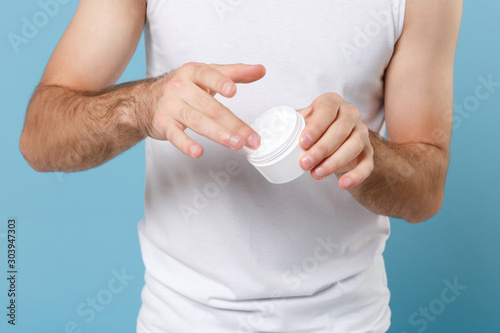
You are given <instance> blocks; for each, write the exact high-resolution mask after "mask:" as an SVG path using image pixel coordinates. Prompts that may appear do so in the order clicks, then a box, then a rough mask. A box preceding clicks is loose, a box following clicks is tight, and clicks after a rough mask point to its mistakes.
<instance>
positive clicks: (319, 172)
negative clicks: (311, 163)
mask: <svg viewBox="0 0 500 333" xmlns="http://www.w3.org/2000/svg"><path fill="white" fill-rule="evenodd" d="M314 173H315V174H316V175H317V176H318V177H319V178H323V176H324V175H325V173H324V171H323V168H322V167H319V168H317V169H316V170H314Z"/></svg>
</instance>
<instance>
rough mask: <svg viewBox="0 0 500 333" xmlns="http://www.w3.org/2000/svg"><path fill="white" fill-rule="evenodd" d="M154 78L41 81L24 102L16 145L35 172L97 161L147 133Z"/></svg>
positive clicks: (70, 168)
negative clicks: (99, 86)
mask: <svg viewBox="0 0 500 333" xmlns="http://www.w3.org/2000/svg"><path fill="white" fill-rule="evenodd" d="M155 82H156V80H155V79H150V80H142V81H138V82H132V83H127V84H123V85H118V86H114V87H111V88H108V89H105V90H101V91H77V90H73V89H70V88H67V87H60V86H54V85H41V86H40V87H38V89H37V90H36V92H35V94H34V95H33V98H32V100H31V102H30V104H29V106H28V110H27V113H26V120H25V124H24V129H23V132H22V135H21V140H20V148H21V151H22V153H23V155H24V156H25V158H26V160H27V161H28V162H29V164H30V165H31V166H32V167H33V168H34V169H35V170H37V171H40V172H46V171H64V172H71V171H80V170H86V169H90V168H93V167H96V166H99V165H101V164H103V163H105V162H106V161H108V160H110V159H112V158H113V157H115V156H117V155H118V154H120V153H121V152H123V151H125V150H127V149H128V148H130V147H132V146H133V145H135V144H136V143H138V142H139V141H141V140H142V139H144V138H145V136H146V133H147V123H148V122H150V118H151V115H152V109H153V107H154V103H155V96H154V95H155V94H156V92H155V91H156V89H157V87H156V85H155Z"/></svg>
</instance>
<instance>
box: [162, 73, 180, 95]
mask: <svg viewBox="0 0 500 333" xmlns="http://www.w3.org/2000/svg"><path fill="white" fill-rule="evenodd" d="M183 86H184V80H183V79H182V78H181V77H180V76H177V75H172V76H171V77H170V78H169V79H168V80H167V82H166V83H165V89H166V91H167V92H168V91H179V90H181V89H182V88H183Z"/></svg>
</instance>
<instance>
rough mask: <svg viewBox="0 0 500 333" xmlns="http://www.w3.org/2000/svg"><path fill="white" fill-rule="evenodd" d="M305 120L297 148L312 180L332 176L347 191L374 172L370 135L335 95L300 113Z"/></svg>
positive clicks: (349, 107) (322, 96)
mask: <svg viewBox="0 0 500 333" xmlns="http://www.w3.org/2000/svg"><path fill="white" fill-rule="evenodd" d="M299 112H300V113H301V114H302V115H303V116H304V118H305V120H306V127H305V128H304V130H303V131H302V135H301V139H300V145H301V147H302V148H303V149H304V150H306V152H305V153H304V154H303V155H302V156H301V158H300V165H301V167H302V168H303V169H304V170H311V175H312V176H313V177H314V178H315V179H323V178H325V177H327V176H329V175H331V174H333V173H336V174H337V176H339V186H340V187H341V188H343V189H349V188H352V187H354V186H357V185H359V184H361V183H362V182H363V181H364V180H365V179H366V178H368V176H370V174H371V173H372V171H373V148H372V145H371V143H370V138H369V131H368V128H367V127H366V126H365V124H364V123H363V122H362V121H361V115H360V113H359V111H358V110H357V109H356V108H355V107H354V106H352V105H350V104H347V103H346V102H345V101H344V100H343V99H342V97H341V96H339V95H338V94H335V93H328V94H324V95H321V96H320V97H318V98H317V99H316V100H314V102H313V103H312V104H311V105H310V106H309V107H307V108H305V109H303V110H300V111H299Z"/></svg>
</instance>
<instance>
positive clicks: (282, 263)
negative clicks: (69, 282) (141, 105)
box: [137, 0, 405, 333]
mask: <svg viewBox="0 0 500 333" xmlns="http://www.w3.org/2000/svg"><path fill="white" fill-rule="evenodd" d="M404 10H405V0H378V1H376V0H352V1H341V0H329V1H326V0H315V1H298V0H275V1H271V0H267V1H265V0H252V1H250V0H247V1H243V0H203V1H201V0H199V1H194V0H193V1H186V0H182V1H181V0H148V8H147V27H146V33H145V34H146V48H147V49H146V51H147V74H148V76H156V75H160V74H162V73H164V72H168V71H171V70H173V69H175V68H177V67H179V66H181V65H182V64H184V63H187V62H193V61H194V62H204V63H220V64H228V63H249V64H257V63H259V64H263V65H265V66H266V68H267V75H266V76H265V77H264V78H263V79H262V80H260V81H258V82H256V83H252V84H248V85H239V86H238V93H237V94H236V96H235V97H234V98H232V99H226V98H223V97H217V98H218V99H219V100H220V101H221V102H222V103H223V104H224V105H226V106H227V107H228V108H229V109H230V110H232V111H233V112H234V113H235V114H236V115H237V116H238V117H240V118H241V119H242V120H244V121H245V122H247V123H251V122H252V121H253V120H254V119H255V118H257V116H258V115H260V114H261V113H262V112H264V111H266V110H268V109H270V108H272V107H274V106H278V105H288V106H291V107H293V108H295V109H299V108H303V107H306V106H307V105H309V104H310V103H311V102H312V101H313V100H314V99H315V98H317V97H318V96H320V95H322V94H324V93H326V92H337V93H339V94H340V95H341V96H342V97H343V98H344V99H345V100H346V101H347V102H349V103H351V104H353V105H354V106H355V107H357V108H358V109H359V111H360V112H361V115H362V119H363V121H364V122H365V124H366V125H367V126H368V127H369V128H370V129H371V130H374V131H380V129H381V128H382V125H383V122H384V111H383V86H384V82H383V77H384V72H385V69H386V67H387V66H388V64H389V61H390V59H391V57H392V54H393V51H394V45H395V43H396V41H397V39H398V38H399V36H400V34H401V31H402V26H403V20H404ZM187 133H188V134H189V135H191V136H192V137H193V138H194V139H195V140H197V141H198V142H200V143H201V144H202V145H203V146H204V148H205V153H204V155H203V157H201V158H200V159H198V160H194V159H191V158H189V157H187V156H185V155H183V154H182V153H181V152H180V151H178V150H177V149H176V148H175V147H174V146H172V145H171V144H170V143H169V142H166V141H165V142H163V141H157V140H153V139H150V138H148V139H147V140H146V164H147V165H146V193H145V217H144V219H142V220H141V221H140V223H139V237H140V242H141V249H142V255H143V260H144V263H145V266H146V273H145V280H146V285H145V287H144V289H143V292H142V302H143V305H142V308H141V310H140V313H139V318H138V323H137V331H138V332H140V333H157V332H182V333H184V332H193V333H196V332H203V333H211V332H216V333H229V332H231V333H238V332H303V333H305V332H360V333H361V332H384V331H386V330H387V329H388V327H389V325H390V310H389V306H388V303H389V296H390V294H389V290H388V289H387V280H386V275H385V268H384V262H383V258H382V252H383V250H384V246H385V241H386V239H387V237H388V236H389V220H388V218H387V217H385V216H379V215H376V214H374V213H372V212H370V211H369V210H367V209H366V208H364V207H363V206H362V205H360V204H359V203H358V202H357V201H356V200H355V199H354V198H353V197H352V196H351V194H350V193H349V192H348V191H344V190H341V189H340V188H339V187H338V184H337V182H338V180H337V177H335V176H334V175H333V176H330V177H328V178H326V179H324V180H321V181H317V180H314V179H313V178H312V177H311V176H310V175H309V174H307V173H306V174H304V175H303V176H301V177H300V178H298V179H297V180H295V181H293V182H290V183H287V184H283V185H273V184H271V183H269V182H267V181H266V180H265V179H264V178H263V177H262V175H260V174H259V173H258V171H257V170H256V169H255V168H254V167H253V166H251V165H250V164H249V163H248V162H247V161H246V159H245V156H244V154H243V153H242V152H241V151H240V152H234V151H232V150H230V149H227V148H224V147H222V146H219V145H218V144H216V143H213V142H211V141H209V140H208V139H205V138H203V137H201V136H199V135H196V134H194V133H193V132H191V131H189V130H188V131H187Z"/></svg>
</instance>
